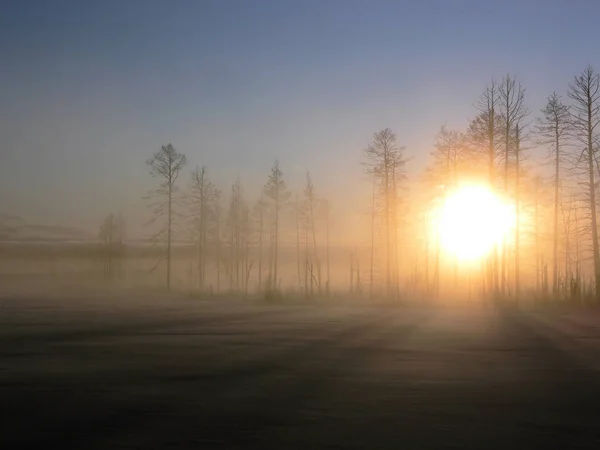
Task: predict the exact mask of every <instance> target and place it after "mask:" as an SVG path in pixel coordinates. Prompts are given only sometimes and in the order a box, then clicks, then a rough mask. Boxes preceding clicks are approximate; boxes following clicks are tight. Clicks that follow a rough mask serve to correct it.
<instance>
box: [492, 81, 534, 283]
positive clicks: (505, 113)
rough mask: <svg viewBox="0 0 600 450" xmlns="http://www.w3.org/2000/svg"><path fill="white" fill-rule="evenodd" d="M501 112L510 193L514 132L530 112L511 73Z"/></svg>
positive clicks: (504, 269)
mask: <svg viewBox="0 0 600 450" xmlns="http://www.w3.org/2000/svg"><path fill="white" fill-rule="evenodd" d="M499 99H500V102H499V112H500V115H501V117H502V128H503V132H504V194H505V195H507V194H508V180H509V170H508V169H509V166H510V156H511V154H515V152H516V149H515V145H516V144H515V143H516V141H517V139H516V137H515V135H514V133H515V132H516V130H517V129H518V124H519V123H520V122H521V121H522V120H523V118H524V117H525V116H526V115H527V114H528V113H529V112H528V110H527V108H525V88H523V87H522V86H521V84H520V83H517V80H516V79H515V78H514V77H511V76H510V75H506V76H504V77H503V78H502V82H501V83H500V87H499ZM501 272H502V273H501V280H502V284H501V290H502V292H505V290H506V287H507V279H506V277H507V246H506V243H505V244H504V246H503V249H502V268H501Z"/></svg>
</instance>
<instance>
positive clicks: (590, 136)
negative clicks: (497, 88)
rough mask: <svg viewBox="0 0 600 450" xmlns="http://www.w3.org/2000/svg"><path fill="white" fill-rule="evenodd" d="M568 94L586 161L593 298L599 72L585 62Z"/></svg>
mask: <svg viewBox="0 0 600 450" xmlns="http://www.w3.org/2000/svg"><path fill="white" fill-rule="evenodd" d="M568 95H569V98H570V99H571V100H573V104H572V106H571V114H570V118H571V126H572V127H573V135H574V137H575V138H576V139H577V140H578V141H579V142H581V143H582V144H583V145H584V146H585V148H584V150H583V152H582V154H581V156H582V157H584V158H585V160H586V163H587V172H588V174H587V175H588V183H587V187H588V194H589V196H588V202H589V210H590V214H591V228H592V252H593V259H594V281H595V288H596V300H599V299H600V253H599V249H598V227H597V217H596V183H595V168H594V163H595V157H596V151H597V145H598V134H597V133H598V125H599V124H600V74H598V73H596V72H595V71H594V68H593V67H592V66H588V67H587V68H586V69H585V70H584V71H583V72H582V73H581V74H580V75H578V76H576V77H575V79H574V80H573V83H572V84H570V85H569V94H568Z"/></svg>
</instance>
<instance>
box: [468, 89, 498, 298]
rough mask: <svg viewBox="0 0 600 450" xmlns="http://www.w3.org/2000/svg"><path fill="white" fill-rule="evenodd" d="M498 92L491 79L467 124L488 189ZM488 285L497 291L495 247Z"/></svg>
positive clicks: (494, 152)
mask: <svg viewBox="0 0 600 450" xmlns="http://www.w3.org/2000/svg"><path fill="white" fill-rule="evenodd" d="M499 104H500V92H499V88H498V85H497V83H496V82H495V81H494V80H492V82H491V84H490V85H489V86H486V88H485V89H484V91H483V93H482V94H481V95H480V96H479V99H478V100H477V102H476V103H475V107H476V108H477V110H478V111H479V114H478V115H477V116H476V117H475V119H473V120H472V121H471V123H470V124H469V129H468V131H467V138H468V139H469V141H470V143H471V144H472V146H473V148H475V149H478V148H479V149H483V150H484V151H485V153H486V156H487V158H486V159H487V166H488V181H489V185H490V189H492V190H495V189H496V182H497V180H496V163H497V159H498V154H497V153H498V147H499V143H500V137H501V134H502V133H501V130H502V119H501V117H500V114H499V111H500V108H499ZM486 272H487V276H488V286H490V287H491V289H490V290H491V291H493V292H494V293H498V286H499V282H498V249H497V248H496V247H495V248H494V250H493V252H492V255H491V257H490V260H489V261H488V270H487V271H486Z"/></svg>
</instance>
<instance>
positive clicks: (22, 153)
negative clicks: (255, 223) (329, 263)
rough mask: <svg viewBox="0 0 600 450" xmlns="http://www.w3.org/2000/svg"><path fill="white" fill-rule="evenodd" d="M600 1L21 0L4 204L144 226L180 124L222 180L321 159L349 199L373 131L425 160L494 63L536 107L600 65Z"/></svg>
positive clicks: (2, 42) (11, 57) (5, 19)
mask: <svg viewBox="0 0 600 450" xmlns="http://www.w3.org/2000/svg"><path fill="white" fill-rule="evenodd" d="M599 17H600V2H599V1H597V0H589V1H584V0H563V1H559V0H544V1H541V0H540V1H533V0H509V1H502V2H493V1H462V0H454V1H453V0H446V1H443V0H439V1H427V0H422V1H416V0H415V1H411V2H402V1H367V0H362V1H349V0H348V1H343V0H339V1H325V0H323V1H309V0H296V1H284V0H273V1H258V0H256V1H249V0H248V1H228V0H217V1H202V0H197V1H173V0H171V1H160V2H159V1H150V0H146V1H133V0H131V1H123V0H120V1H108V0H103V1H95V2H91V1H83V0H79V1H61V0H52V1H48V0H44V1H27V0H19V1H6V0H5V1H3V2H2V5H1V9H0V108H1V121H0V136H1V137H2V156H3V158H2V160H1V161H2V162H1V163H0V212H7V213H13V214H19V215H22V216H23V217H25V218H26V219H29V220H30V221H35V222H44V223H52V224H65V225H66V224H68V225H73V226H78V227H82V228H87V229H94V230H95V229H96V228H97V225H98V223H99V221H100V219H101V218H102V217H103V216H104V215H106V214H107V213H108V212H110V211H112V210H119V209H120V210H122V211H123V212H124V214H125V216H126V217H127V218H128V220H129V221H130V224H131V225H130V228H133V229H136V228H137V227H139V224H140V223H141V222H143V221H144V219H145V218H147V216H146V209H145V206H144V203H143V202H142V200H141V196H142V195H144V193H145V190H146V189H147V187H148V186H149V185H150V183H151V182H152V180H151V179H150V177H149V176H148V174H147V169H146V167H145V165H144V161H145V159H146V158H148V157H149V156H150V155H151V154H152V152H153V151H156V150H157V149H159V148H160V145H161V144H165V143H167V142H168V141H171V142H172V143H173V144H174V145H175V147H176V148H178V149H179V150H181V151H182V152H185V153H186V154H187V155H188V157H189V159H190V169H191V168H192V167H193V166H194V165H196V164H202V163H203V164H207V165H208V166H209V168H210V169H211V170H212V172H213V174H214V176H215V177H216V178H217V179H218V180H219V181H220V182H221V183H222V184H225V186H223V187H227V186H228V185H229V184H230V183H232V182H233V181H234V179H235V177H236V176H237V175H238V174H239V175H240V176H241V178H242V181H243V182H244V183H246V184H247V185H248V188H249V190H251V191H252V192H256V187H257V186H259V185H260V184H262V183H263V181H264V179H265V178H266V176H267V174H268V171H269V168H270V166H271V164H272V162H273V160H274V159H275V158H276V157H278V158H279V159H280V161H281V166H282V169H283V170H284V172H285V173H286V175H287V176H288V178H289V184H290V185H291V187H298V186H299V184H300V183H301V182H302V177H303V172H304V171H305V170H306V168H309V169H310V170H311V171H312V172H313V174H314V179H315V184H316V186H317V188H318V189H319V190H320V191H321V192H323V193H325V194H327V195H329V196H331V197H332V198H333V199H334V201H335V202H336V203H337V204H338V209H339V210H344V209H345V208H346V209H348V208H350V207H351V206H352V205H354V206H356V204H357V200H356V198H355V197H354V193H356V192H358V185H357V183H356V179H357V177H360V173H361V168H360V166H359V161H360V157H361V151H362V149H363V148H364V147H365V146H366V145H367V144H368V142H369V140H370V137H371V135H372V133H373V132H374V131H377V130H379V129H381V128H384V127H391V128H392V129H394V130H395V131H396V132H397V133H398V138H399V142H400V143H403V144H405V145H406V146H407V153H408V154H409V155H410V156H413V157H414V160H413V162H412V164H411V167H412V170H411V171H412V173H413V174H415V176H416V175H417V174H418V173H419V171H420V170H421V169H422V168H423V166H424V164H425V162H426V155H427V154H428V152H429V151H430V149H431V146H432V143H433V140H434V136H435V132H436V131H437V129H438V128H439V126H440V125H442V124H444V123H447V124H448V125H449V126H457V127H463V126H464V125H465V124H466V123H467V120H468V119H469V118H471V117H472V116H473V115H474V109H473V107H472V104H473V102H474V101H475V99H476V98H477V96H478V94H479V92H480V91H481V90H482V88H483V87H484V85H485V84H486V83H487V82H489V80H490V79H491V78H492V77H496V78H500V77H502V75H504V74H506V73H507V72H510V73H512V74H516V75H517V76H518V78H519V79H520V80H521V81H522V82H523V84H524V85H525V86H526V87H527V103H528V106H529V107H530V109H532V110H533V111H534V112H536V113H537V111H539V109H540V107H541V106H542V105H543V103H544V101H545V97H546V96H547V95H548V94H550V93H551V92H552V90H555V89H556V90H557V91H559V92H561V93H564V92H565V91H566V88H567V85H568V83H569V81H570V80H571V79H572V77H573V76H574V75H576V74H577V73H579V72H580V71H581V70H583V69H584V68H585V66H586V65H587V64H590V63H591V64H593V65H595V66H596V67H598V68H600V31H599V28H598V18H599ZM185 178H187V174H186V177H185ZM250 185H252V186H253V188H252V189H250ZM226 190H227V189H226ZM342 195H344V196H345V199H343V200H342V199H341V197H342Z"/></svg>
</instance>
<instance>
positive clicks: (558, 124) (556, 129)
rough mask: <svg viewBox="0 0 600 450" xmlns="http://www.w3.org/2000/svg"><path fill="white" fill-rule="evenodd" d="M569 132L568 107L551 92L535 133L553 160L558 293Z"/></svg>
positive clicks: (554, 266) (554, 276)
mask: <svg viewBox="0 0 600 450" xmlns="http://www.w3.org/2000/svg"><path fill="white" fill-rule="evenodd" d="M569 130H570V112H569V107H568V106H567V105H565V104H563V103H562V101H561V99H560V96H559V95H558V94H557V93H556V92H553V93H552V95H551V96H549V97H548V102H547V103H546V106H545V107H544V108H543V109H542V117H540V118H539V119H538V126H537V132H538V134H539V136H540V137H541V142H540V143H541V144H543V145H549V146H550V152H549V153H550V156H551V157H552V159H553V160H554V180H553V181H554V221H553V237H552V239H553V241H552V242H553V244H552V248H553V250H552V252H553V253H552V259H553V264H552V292H553V293H554V294H555V295H556V294H557V292H558V235H559V232H558V215H559V203H560V199H559V187H560V178H561V170H560V169H561V165H562V164H563V162H564V160H565V157H564V152H563V148H564V147H565V145H566V140H567V138H568V136H569Z"/></svg>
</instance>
